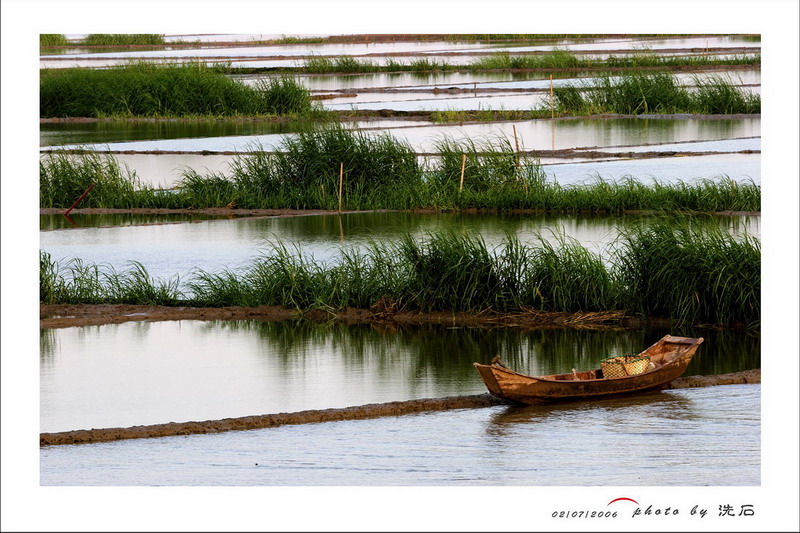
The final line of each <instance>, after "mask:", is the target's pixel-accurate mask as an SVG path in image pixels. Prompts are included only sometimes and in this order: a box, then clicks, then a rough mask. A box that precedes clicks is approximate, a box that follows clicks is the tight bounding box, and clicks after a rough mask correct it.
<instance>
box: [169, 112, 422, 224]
mask: <svg viewBox="0 0 800 533" xmlns="http://www.w3.org/2000/svg"><path fill="white" fill-rule="evenodd" d="M342 164H344V175H343V186H342V188H343V202H344V207H346V208H350V209H353V208H358V209H365V208H380V207H383V206H386V205H392V206H397V207H398V208H401V209H402V208H411V207H415V206H417V205H419V203H420V202H421V199H420V198H419V191H420V189H421V187H422V173H421V170H420V166H419V163H418V161H417V156H416V153H415V152H414V150H413V149H412V148H411V147H410V146H409V145H408V144H407V143H404V142H401V141H398V140H397V139H395V138H394V137H392V136H391V135H388V134H381V135H375V134H370V133H368V132H363V131H352V130H348V129H345V128H343V127H342V126H340V125H331V126H327V127H324V128H320V129H316V130H308V131H304V132H300V133H298V134H297V135H295V136H293V137H288V138H287V139H286V140H285V141H284V144H283V146H282V151H281V152H277V153H267V152H260V151H259V152H256V153H255V154H254V155H248V156H242V157H237V158H236V159H235V160H234V161H233V163H232V165H231V177H230V178H226V177H223V176H222V175H219V174H216V175H211V176H208V177H205V176H201V175H199V174H197V173H196V172H193V171H190V172H188V173H187V174H186V175H185V176H184V181H183V187H184V188H185V189H186V190H187V192H188V194H189V196H190V197H191V199H192V202H193V205H194V206H195V207H213V206H217V205H220V202H224V203H222V204H221V205H226V204H228V203H230V202H234V203H235V204H236V205H237V206H239V207H253V208H256V207H266V206H282V207H285V208H296V209H309V208H324V209H336V208H337V207H338V189H339V172H340V165H342Z"/></svg>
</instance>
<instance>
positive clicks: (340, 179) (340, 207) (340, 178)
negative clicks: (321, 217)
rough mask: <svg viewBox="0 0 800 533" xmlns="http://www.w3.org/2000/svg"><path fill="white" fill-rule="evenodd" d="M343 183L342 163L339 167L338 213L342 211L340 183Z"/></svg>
mask: <svg viewBox="0 0 800 533" xmlns="http://www.w3.org/2000/svg"><path fill="white" fill-rule="evenodd" d="M343 182H344V163H341V164H340V165H339V212H341V211H342V183H343Z"/></svg>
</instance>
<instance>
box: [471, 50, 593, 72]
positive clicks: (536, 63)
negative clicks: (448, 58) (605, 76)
mask: <svg viewBox="0 0 800 533" xmlns="http://www.w3.org/2000/svg"><path fill="white" fill-rule="evenodd" d="M590 63H591V62H590V61H587V60H582V59H579V58H578V57H577V56H576V55H575V54H573V53H572V52H570V51H568V50H560V49H554V50H552V51H550V52H548V53H546V54H541V55H519V56H512V55H511V54H510V53H508V52H502V53H498V54H493V55H490V56H486V57H481V58H478V59H476V60H475V61H473V62H472V63H471V64H470V65H469V68H470V70H527V69H566V68H576V67H586V66H589V64H590Z"/></svg>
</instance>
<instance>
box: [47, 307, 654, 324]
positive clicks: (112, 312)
mask: <svg viewBox="0 0 800 533" xmlns="http://www.w3.org/2000/svg"><path fill="white" fill-rule="evenodd" d="M39 315H40V320H39V327H41V328H44V329H55V328H68V327H76V326H88V325H93V326H94V325H102V324H119V323H122V322H132V321H162V320H259V321H264V322H279V321H284V320H293V319H299V318H303V319H306V320H311V321H314V322H330V321H338V322H342V323H345V324H374V325H376V326H377V327H383V328H387V329H393V328H396V327H398V326H415V325H422V324H437V325H446V326H465V327H519V328H526V329H538V328H553V327H578V328H592V329H630V328H638V327H641V326H642V320H641V319H639V318H638V317H635V316H631V315H628V314H626V313H625V312H623V311H606V312H598V313H545V312H540V311H534V310H525V311H521V312H517V313H504V314H503V313H489V312H485V313H477V314H476V313H453V312H446V311H437V312H429V313H425V312H421V311H402V310H398V309H397V307H396V304H394V302H392V301H390V300H386V301H384V300H381V301H379V302H377V303H376V304H375V305H373V306H372V308H371V309H354V308H346V309H344V310H341V311H338V312H333V311H324V310H322V309H314V310H310V311H305V312H303V311H299V310H296V309H287V308H285V307H279V306H260V307H165V306H147V305H125V304H99V305H90V304H51V305H48V304H40V306H39ZM649 323H650V324H653V323H654V321H653V320H652V319H651V320H650V322H649ZM659 323H660V322H659Z"/></svg>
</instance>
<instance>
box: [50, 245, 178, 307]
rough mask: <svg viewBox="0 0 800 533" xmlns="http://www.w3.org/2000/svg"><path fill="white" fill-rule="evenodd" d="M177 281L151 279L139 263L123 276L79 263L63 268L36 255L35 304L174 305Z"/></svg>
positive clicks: (66, 265)
mask: <svg viewBox="0 0 800 533" xmlns="http://www.w3.org/2000/svg"><path fill="white" fill-rule="evenodd" d="M179 282H180V280H179V278H177V277H175V278H172V279H170V280H167V281H164V280H156V279H153V278H152V277H151V276H150V275H149V274H148V273H147V270H146V269H145V268H144V266H142V264H141V263H137V262H135V261H134V262H132V263H131V268H130V269H128V270H127V271H126V272H122V273H119V272H116V271H115V270H114V269H113V268H111V267H106V268H103V267H100V266H98V265H90V264H86V263H84V262H83V261H81V260H80V259H72V260H70V261H68V262H67V263H66V264H65V265H64V267H62V266H61V265H59V264H58V262H56V261H54V260H53V259H52V258H51V256H50V254H48V253H46V252H39V300H40V301H41V302H42V303H46V304H54V303H61V304H101V303H113V304H136V305H176V304H178V303H179V302H180V301H182V300H181V299H182V298H183V295H182V294H181V292H180V291H179V290H178V286H179Z"/></svg>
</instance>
